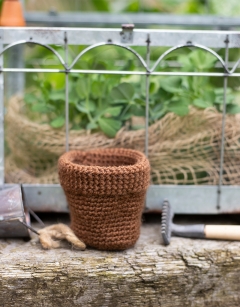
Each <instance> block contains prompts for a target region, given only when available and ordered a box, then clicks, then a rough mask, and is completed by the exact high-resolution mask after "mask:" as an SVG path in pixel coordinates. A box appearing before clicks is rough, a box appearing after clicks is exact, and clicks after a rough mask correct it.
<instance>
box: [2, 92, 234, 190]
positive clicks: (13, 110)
mask: <svg viewBox="0 0 240 307" xmlns="http://www.w3.org/2000/svg"><path fill="white" fill-rule="evenodd" d="M24 106H25V104H24V101H23V99H22V98H21V97H18V96H14V97H12V98H11V99H10V100H9V102H8V104H7V105H6V110H7V112H6V115H5V123H6V141H7V144H8V147H9V149H10V152H11V153H10V154H9V155H8V156H7V157H6V159H5V180H6V182H7V183H42V184H52V183H59V179H58V173H57V161H58V158H59V156H60V155H61V154H63V153H64V152H65V129H64V128H63V129H54V128H52V127H51V126H50V125H48V124H42V122H43V121H44V118H42V119H41V120H40V119H39V118H36V119H34V120H32V119H29V117H28V114H27V112H26V108H25V107H24ZM38 116H39V115H38ZM40 122H41V123H40ZM221 128H222V114H221V113H219V112H218V111H217V110H216V109H213V108H207V109H205V110H199V109H196V108H190V111H189V114H187V115H186V116H178V115H176V114H174V113H168V114H166V115H165V116H164V117H163V118H161V119H159V120H157V121H156V122H155V123H154V124H152V125H151V126H149V129H148V140H149V147H148V159H149V161H150V164H151V182H152V183H154V184H178V185H179V184H182V185H189V184H195V185H199V184H205V185H217V184H218V183H219V172H220V151H221ZM144 142H145V130H144V129H141V130H137V131H129V130H128V128H127V127H123V128H122V129H121V130H120V131H119V132H118V133H117V135H116V136H115V138H108V137H107V136H106V135H104V134H103V133H101V132H97V133H90V132H89V131H86V130H81V131H76V130H70V131H69V148H70V150H82V151H85V150H89V149H92V148H117V147H118V148H131V149H134V150H139V151H141V152H144ZM222 179H223V184H224V185H240V114H237V115H230V114H227V116H226V120H225V146H224V167H223V177H222Z"/></svg>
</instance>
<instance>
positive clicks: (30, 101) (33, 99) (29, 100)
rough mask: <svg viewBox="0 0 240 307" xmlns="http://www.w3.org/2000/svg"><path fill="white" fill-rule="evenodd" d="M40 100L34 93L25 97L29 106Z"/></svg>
mask: <svg viewBox="0 0 240 307" xmlns="http://www.w3.org/2000/svg"><path fill="white" fill-rule="evenodd" d="M38 100H39V99H38V97H37V96H36V95H35V94H33V93H26V94H25V95H24V102H25V103H27V104H33V103H35V102H36V101H38Z"/></svg>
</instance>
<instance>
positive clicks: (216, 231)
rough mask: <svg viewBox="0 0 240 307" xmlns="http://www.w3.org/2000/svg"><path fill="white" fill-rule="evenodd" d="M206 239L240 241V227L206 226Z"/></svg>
mask: <svg viewBox="0 0 240 307" xmlns="http://www.w3.org/2000/svg"><path fill="white" fill-rule="evenodd" d="M204 232H205V237H206V238H208V239H222V240H240V226H236V225H205V228H204Z"/></svg>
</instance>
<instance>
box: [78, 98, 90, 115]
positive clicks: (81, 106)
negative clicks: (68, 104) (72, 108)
mask: <svg viewBox="0 0 240 307" xmlns="http://www.w3.org/2000/svg"><path fill="white" fill-rule="evenodd" d="M76 108H77V110H78V111H80V112H82V113H85V114H88V113H90V112H92V111H94V110H95V103H94V102H93V101H91V100H90V101H82V102H80V103H77V104H76Z"/></svg>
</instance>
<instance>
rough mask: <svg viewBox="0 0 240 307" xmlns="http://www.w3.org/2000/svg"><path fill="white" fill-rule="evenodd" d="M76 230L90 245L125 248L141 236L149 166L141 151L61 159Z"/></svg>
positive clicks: (99, 151)
mask: <svg viewBox="0 0 240 307" xmlns="http://www.w3.org/2000/svg"><path fill="white" fill-rule="evenodd" d="M58 172H59V178H60V183H61V185H62V187H63V190H64V192H65V194H66V197H67V201H68V204H69V208H70V216H71V228H72V229H73V231H74V233H75V234H76V235H77V236H78V237H79V238H80V239H82V240H83V241H84V242H85V243H86V244H87V245H88V246H91V247H94V248H97V249H100V250H124V249H127V248H129V247H131V246H133V245H134V244H135V242H136V241H137V239H138V237H139V234H140V225H141V214H142V211H143V207H144V199H145V194H146V190H147V187H148V185H149V179H150V166H149V162H148V160H147V158H146V157H145V155H144V154H143V153H141V152H138V151H135V150H130V149H123V148H118V149H117V148H116V149H94V150H90V151H87V152H83V151H70V152H68V153H65V154H63V155H62V156H61V157H60V159H59V161H58Z"/></svg>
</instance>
